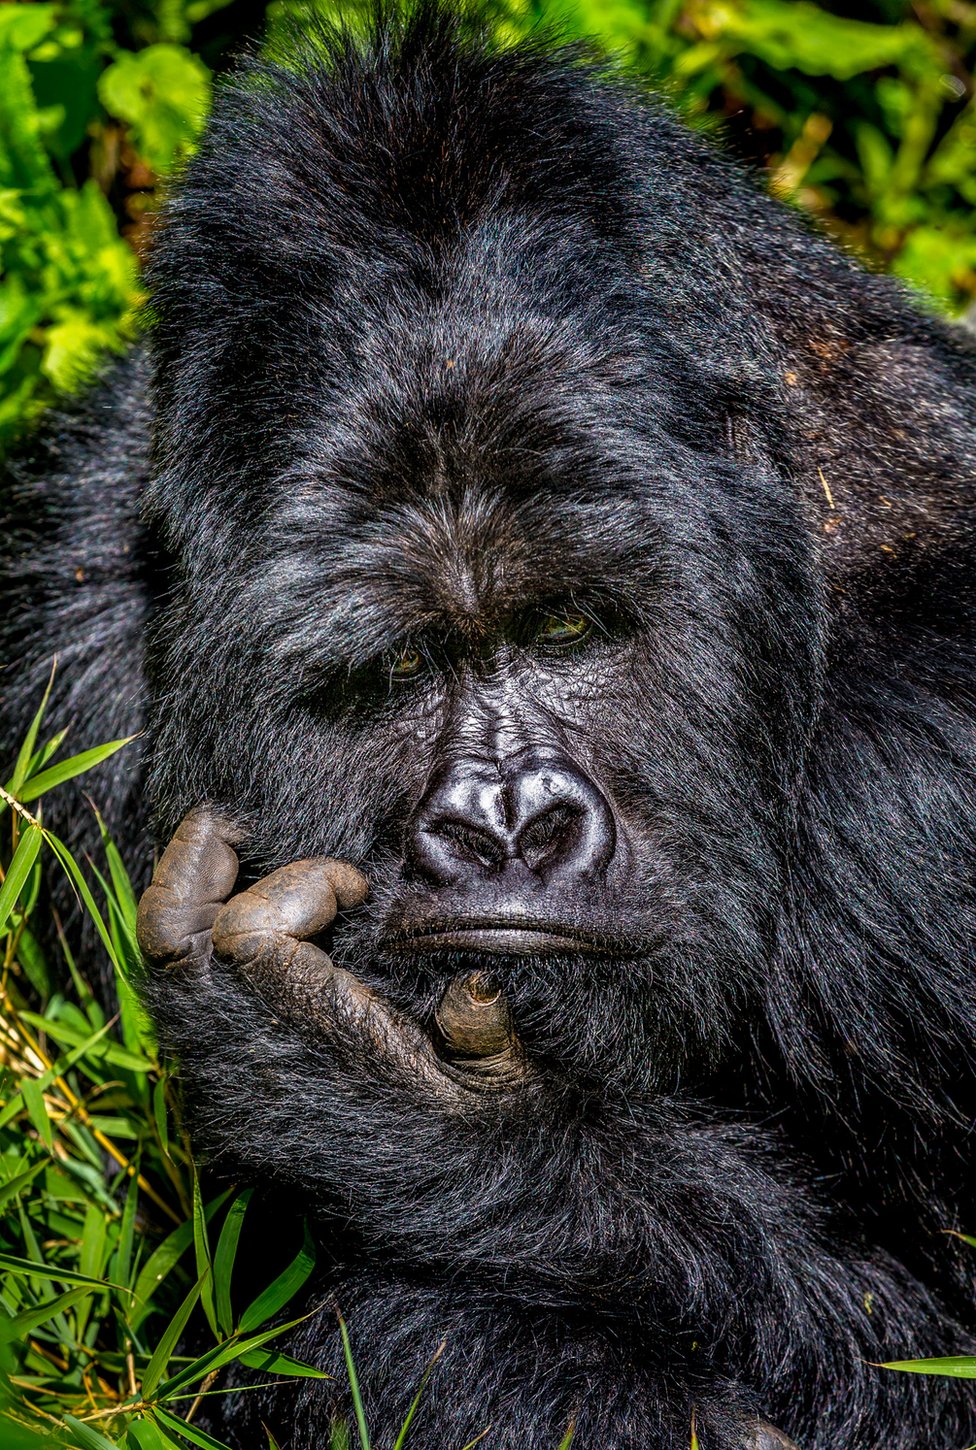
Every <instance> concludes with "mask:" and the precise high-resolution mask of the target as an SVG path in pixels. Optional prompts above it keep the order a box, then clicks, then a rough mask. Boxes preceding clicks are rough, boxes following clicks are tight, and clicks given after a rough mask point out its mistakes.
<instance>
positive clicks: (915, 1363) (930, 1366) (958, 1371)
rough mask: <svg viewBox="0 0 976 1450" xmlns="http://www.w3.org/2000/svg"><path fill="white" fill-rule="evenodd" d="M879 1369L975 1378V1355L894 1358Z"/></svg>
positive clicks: (952, 1377) (963, 1378) (955, 1377)
mask: <svg viewBox="0 0 976 1450" xmlns="http://www.w3.org/2000/svg"><path fill="white" fill-rule="evenodd" d="M880 1367H881V1369H899V1370H903V1371H905V1372H906V1373H907V1374H939V1375H947V1376H949V1378H951V1379H959V1380H976V1355H974V1354H952V1355H949V1357H948V1358H947V1359H896V1360H891V1361H890V1362H889V1363H888V1364H882V1365H881V1366H880Z"/></svg>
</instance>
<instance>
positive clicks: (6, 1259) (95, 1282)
mask: <svg viewBox="0 0 976 1450" xmlns="http://www.w3.org/2000/svg"><path fill="white" fill-rule="evenodd" d="M0 1270H4V1271H5V1272H6V1273H8V1274H17V1275H22V1276H23V1277H24V1278H25V1279H46V1280H53V1282H54V1283H56V1284H87V1285H88V1287H89V1288H90V1289H97V1290H98V1292H99V1293H102V1292H103V1291H104V1290H105V1289H106V1288H108V1287H115V1288H118V1287H120V1286H119V1285H114V1286H110V1285H107V1284H106V1283H105V1282H104V1281H103V1280H101V1279H89V1278H87V1277H86V1276H85V1275H84V1274H76V1273H75V1271H74V1270H73V1269H62V1268H59V1267H57V1266H56V1265H54V1264H35V1262H34V1260H33V1259H19V1258H15V1257H14V1255H13V1254H0Z"/></svg>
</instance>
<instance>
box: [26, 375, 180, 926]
mask: <svg viewBox="0 0 976 1450" xmlns="http://www.w3.org/2000/svg"><path fill="white" fill-rule="evenodd" d="M146 370H147V369H146V364H145V360H144V359H143V357H142V356H141V355H140V354H138V353H133V354H130V355H129V356H128V357H126V358H123V359H122V360H121V361H120V362H119V363H118V364H116V366H115V367H114V368H113V370H112V371H111V372H110V373H109V374H107V375H106V376H105V377H104V378H103V380H102V381H101V383H99V384H97V385H96V386H95V387H94V388H93V389H92V390H91V391H90V392H89V393H87V394H86V395H85V396H84V397H83V398H82V399H81V400H80V401H79V403H78V404H77V405H76V406H74V407H72V408H70V409H68V410H66V411H63V412H55V413H51V414H48V415H47V416H46V417H45V419H44V420H43V422H42V424H41V427H40V428H39V429H38V431H37V432H36V433H35V434H34V435H33V436H32V437H30V438H28V439H26V440H25V441H24V442H23V443H22V444H21V445H20V446H19V447H18V448H17V449H15V450H14V452H13V454H12V456H11V457H10V458H9V459H8V461H7V463H6V466H5V468H4V471H3V474H2V476H0V527H2V531H3V535H4V549H3V554H2V557H0V591H2V599H3V608H2V611H0V661H2V673H0V772H2V777H3V778H6V776H7V775H8V774H9V771H10V769H11V768H12V766H13V762H14V760H15V758H16V755H17V751H18V749H19V747H20V744H21V741H22V740H23V738H24V735H25V734H26V731H27V728H28V725H29V723H30V720H31V718H32V716H33V714H34V712H35V711H36V709H37V707H38V705H39V703H40V701H41V697H42V695H43V693H44V688H45V685H46V683H47V680H48V677H49V675H50V672H51V666H52V661H53V660H54V659H55V658H56V660H57V666H56V670H55V677H54V685H53V689H52V691H51V699H50V702H49V704H48V707H47V711H46V715H45V727H46V730H47V734H48V735H51V734H53V733H54V732H55V731H57V730H63V729H64V728H65V727H67V728H68V732H69V733H68V736H67V738H66V740H65V744H64V748H63V749H64V752H67V753H75V752H77V751H81V750H85V749H87V748H89V747H91V746H94V745H101V744H103V743H104V742H106V741H109V740H114V739H118V738H120V737H122V736H127V735H132V734H135V733H136V732H137V731H139V730H140V729H141V728H142V725H143V718H144V696H145V686H144V676H143V637H144V633H145V629H146V623H147V617H148V613H149V608H150V593H151V590H150V584H149V570H148V560H147V553H148V551H147V547H146V542H145V538H144V535H143V529H142V525H141V523H140V517H139V501H140V496H141V493H142V489H143V486H144V484H145V480H146V477H147V472H148V446H149V426H148V420H147V406H146ZM44 738H46V736H44V735H43V734H42V739H44ZM139 757H140V750H139V742H138V741H134V742H133V744H132V745H130V746H128V747H127V748H126V749H125V750H123V751H121V752H119V754H117V755H116V756H114V757H112V758H111V759H110V760H108V761H106V762H105V763H103V764H102V765H100V766H99V767H97V768H96V769H95V770H93V771H91V772H90V773H88V774H86V775H85V776H83V777H81V778H80V779H79V780H78V781H77V782H72V783H70V784H67V785H65V786H62V787H59V788H58V789H57V790H54V791H52V792H51V794H50V795H49V796H45V798H44V819H45V823H46V824H47V825H49V826H50V827H51V828H52V829H53V830H54V831H55V832H56V833H57V834H58V835H59V836H61V837H62V839H65V840H67V842H68V844H69V846H70V847H71V848H72V849H73V850H74V851H75V852H78V853H83V852H86V851H88V852H91V853H92V854H93V855H97V848H98V845H99V833H98V826H97V822H96V820H95V816H94V812H93V811H92V809H91V806H90V804H89V803H88V800H86V799H85V797H86V796H88V797H90V798H91V800H93V801H94V802H95V804H96V805H97V806H98V808H99V810H100V811H101V813H102V815H103V817H104V818H105V821H106V823H107V825H108V827H109V830H110V831H111V832H112V834H113V836H115V838H116V839H117V840H118V841H119V844H120V846H121V848H122V850H123V853H124V854H125V855H126V859H127V864H129V865H130V869H133V872H134V876H135V877H140V876H141V875H143V874H144V873H146V872H147V871H148V866H149V847H148V843H147V842H146V840H145V835H144V810H143V803H142V797H141V791H140V758H139ZM62 905H63V906H64V907H65V910H66V913H67V915H68V916H69V917H70V916H71V914H72V909H73V907H72V901H71V899H70V897H68V896H67V894H66V897H65V900H64V902H63V903H62Z"/></svg>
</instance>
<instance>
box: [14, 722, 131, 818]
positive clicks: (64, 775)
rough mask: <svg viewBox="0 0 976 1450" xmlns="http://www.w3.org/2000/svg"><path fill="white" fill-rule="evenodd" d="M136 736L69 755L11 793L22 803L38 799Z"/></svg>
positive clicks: (129, 742)
mask: <svg viewBox="0 0 976 1450" xmlns="http://www.w3.org/2000/svg"><path fill="white" fill-rule="evenodd" d="M135 738H136V737H135V736H134V735H126V736H125V738H124V739H122V740H110V741H109V742H108V744H107V745H96V746H94V748H93V749H91V750H83V751H82V752H81V754H80V755H69V756H68V759H67V760H61V761H59V762H58V764H57V765H52V766H49V768H48V769H47V770H42V771H41V773H40V775H35V776H32V777H31V779H30V780H28V781H26V782H25V783H24V785H23V786H22V787H21V789H20V790H19V791H11V795H16V796H17V799H18V800H19V801H20V803H21V804H22V805H27V804H28V802H30V801H33V800H37V798H38V796H42V795H44V794H45V792H47V791H49V790H53V789H54V787H55V786H56V785H64V783H65V781H67V780H74V778H75V777H76V776H78V775H84V773H85V771H86V770H92V769H93V768H94V767H95V766H96V765H101V763H102V761H103V760H108V759H109V758H110V756H113V755H116V754H117V753H118V752H119V751H120V750H122V749H123V748H124V747H125V746H126V745H130V744H131V743H132V741H133V740H135Z"/></svg>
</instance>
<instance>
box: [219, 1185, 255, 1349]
mask: <svg viewBox="0 0 976 1450" xmlns="http://www.w3.org/2000/svg"><path fill="white" fill-rule="evenodd" d="M253 1192H254V1190H253V1189H252V1188H246V1189H245V1190H244V1192H243V1193H239V1194H238V1195H237V1197H236V1198H235V1199H234V1202H233V1203H232V1204H231V1206H230V1208H229V1209H228V1210H227V1217H226V1218H225V1220H224V1225H223V1228H222V1229H221V1230H220V1238H219V1239H218V1240H217V1250H216V1252H215V1254H214V1292H215V1305H214V1307H215V1309H216V1314H217V1324H218V1325H219V1327H220V1329H221V1331H222V1332H223V1333H224V1334H230V1333H232V1331H233V1328H234V1311H233V1308H232V1306H231V1298H230V1286H231V1280H232V1278H233V1273H234V1260H235V1259H236V1257H237V1246H238V1243H239V1242H240V1237H241V1229H242V1228H243V1227H244V1215H245V1213H246V1212H247V1206H248V1204H249V1203H250V1201H251V1195H252V1194H253Z"/></svg>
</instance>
